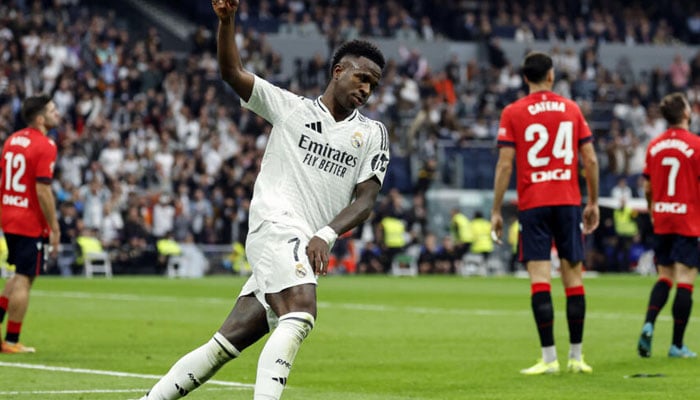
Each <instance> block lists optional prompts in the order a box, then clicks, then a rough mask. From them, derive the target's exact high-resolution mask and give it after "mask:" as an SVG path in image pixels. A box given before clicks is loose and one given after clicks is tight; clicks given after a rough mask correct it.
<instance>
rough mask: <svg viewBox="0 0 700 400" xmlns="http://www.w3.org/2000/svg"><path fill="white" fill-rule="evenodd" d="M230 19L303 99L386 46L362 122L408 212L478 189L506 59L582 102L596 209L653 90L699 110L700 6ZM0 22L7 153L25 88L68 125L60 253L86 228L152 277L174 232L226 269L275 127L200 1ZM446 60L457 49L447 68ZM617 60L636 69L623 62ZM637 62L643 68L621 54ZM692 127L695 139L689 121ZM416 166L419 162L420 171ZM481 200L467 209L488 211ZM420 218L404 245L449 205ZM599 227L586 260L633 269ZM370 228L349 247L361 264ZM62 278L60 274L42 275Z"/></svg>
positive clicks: (22, 3)
mask: <svg viewBox="0 0 700 400" xmlns="http://www.w3.org/2000/svg"><path fill="white" fill-rule="evenodd" d="M242 4H243V6H242V7H241V10H240V12H239V14H238V18H239V26H238V32H237V40H238V41H239V43H240V44H241V48H242V49H243V52H242V53H243V57H244V62H245V65H246V67H247V68H249V69H250V70H252V71H254V72H255V73H257V74H260V75H262V76H265V77H266V78H267V79H269V80H270V81H272V82H274V83H276V84H279V85H282V86H285V87H291V88H294V89H295V91H297V92H303V93H305V94H306V95H308V96H310V97H313V96H317V95H318V94H319V90H320V87H321V86H322V84H323V82H324V81H325V79H326V78H327V71H328V66H327V65H325V64H324V63H323V61H319V60H322V59H324V58H325V57H323V56H325V55H326V54H328V52H329V51H331V49H332V48H334V47H335V45H337V44H338V43H340V42H342V41H344V40H347V39H350V38H353V37H358V36H363V37H371V38H373V39H375V40H376V41H378V42H379V43H380V44H382V46H388V47H387V48H390V49H391V52H390V53H389V52H388V54H389V55H390V56H391V57H390V58H391V60H390V62H389V64H388V66H387V68H386V70H385V77H384V80H383V83H382V87H381V89H380V90H379V92H378V93H376V94H375V96H374V99H373V101H372V103H371V104H370V105H368V106H367V107H366V109H365V110H364V112H365V113H366V114H368V115H369V116H370V117H372V118H377V119H381V120H382V121H385V123H386V124H387V126H388V127H389V128H390V131H391V132H392V154H393V156H394V158H393V161H392V163H391V164H390V165H389V169H390V170H389V172H388V174H387V181H386V182H385V188H384V194H387V193H389V191H390V190H391V189H397V191H398V193H399V195H400V196H402V199H403V200H402V201H404V202H405V203H406V204H407V205H409V206H408V207H407V209H410V205H411V204H415V202H416V200H414V195H416V193H417V195H418V196H419V197H420V200H419V201H420V202H423V203H426V199H427V198H426V197H425V188H426V185H427V186H428V187H430V189H431V190H442V189H461V190H476V191H482V192H484V193H488V191H489V190H490V189H491V186H492V179H493V165H494V163H495V159H496V153H495V151H494V138H495V131H496V127H497V123H498V118H499V115H500V110H501V108H502V107H503V106H504V105H505V104H507V103H508V102H509V101H512V100H513V99H515V98H517V97H518V96H520V95H522V94H523V93H524V91H523V90H524V89H523V84H522V81H521V80H520V79H519V74H518V70H517V67H515V66H514V65H513V63H514V61H511V60H516V59H519V58H520V56H521V55H522V53H523V51H524V50H525V49H531V48H533V49H534V48H537V49H543V50H546V51H549V52H551V53H552V54H553V56H555V60H556V62H557V71H558V82H559V83H558V84H557V86H556V90H557V91H558V92H560V93H562V94H565V95H567V96H569V97H572V98H574V99H576V100H577V101H578V102H579V104H580V105H581V107H582V109H583V110H584V113H585V115H586V116H587V118H588V120H589V123H590V125H591V127H592V128H593V130H594V133H595V136H596V149H597V152H598V156H599V159H600V164H601V178H602V179H601V191H602V194H603V195H604V196H606V195H607V196H609V195H610V193H611V191H612V189H613V187H614V186H615V184H616V183H617V182H618V181H619V178H620V177H622V178H624V179H626V180H627V182H628V185H629V187H630V188H631V189H632V194H633V196H634V197H635V198H639V197H640V196H641V193H640V192H639V189H638V177H639V174H640V172H641V165H642V164H643V160H641V161H640V154H642V158H643V149H644V148H645V145H646V143H647V142H648V140H649V139H650V138H652V137H654V136H655V135H657V134H659V133H660V132H661V131H662V130H663V129H664V125H663V122H662V119H661V118H660V116H659V114H658V105H657V102H658V100H659V99H660V98H661V97H662V96H663V95H664V94H666V93H668V92H669V91H672V90H682V91H685V92H686V93H687V94H688V96H689V98H690V99H691V101H692V103H693V106H694V112H695V113H696V114H697V113H698V112H699V111H700V49H699V48H698V47H697V46H693V45H696V44H698V43H700V7H699V6H698V5H697V4H685V3H682V2H678V1H674V2H671V3H670V5H669V6H668V7H659V6H658V4H657V2H653V1H638V2H635V3H633V4H631V5H630V4H628V2H623V1H608V2H561V1H559V2H555V1H543V2H538V3H537V5H533V4H534V3H531V2H526V1H509V2H506V1H503V0H500V1H495V2H486V1H473V2H456V1H449V0H433V1H428V0H411V1H408V0H404V1H399V0H390V1H385V2H374V1H369V0H360V1H352V2H350V1H347V0H338V1H334V2H328V1H321V0H307V1H298V0H275V1H272V0H270V1H265V0H263V1H259V2H245V1H244V2H243V3H242ZM0 22H1V23H0V26H1V28H0V59H1V60H2V65H3V68H1V69H0V140H3V139H4V138H5V137H7V135H8V134H9V133H11V132H13V131H14V130H16V129H18V128H19V127H21V126H22V123H21V121H20V119H19V105H20V102H21V99H22V98H24V97H25V96H28V95H31V94H33V93H38V92H48V93H51V94H52V95H53V98H54V101H55V102H56V104H57V105H58V107H59V108H60V110H61V111H62V112H63V114H64V116H65V123H64V124H63V125H62V126H61V127H60V128H59V129H57V130H56V131H54V132H51V135H52V136H53V138H54V139H55V140H56V142H57V143H58V145H59V149H60V152H59V162H58V165H57V170H56V180H55V182H54V190H55V193H56V197H57V200H58V202H59V204H60V207H59V209H60V212H61V218H62V221H63V222H65V223H62V224H61V226H62V229H65V231H64V232H63V236H64V243H63V245H64V247H65V249H68V252H70V249H71V248H73V247H74V246H75V239H76V235H77V232H80V231H82V230H83V228H93V229H97V231H98V232H99V237H100V239H101V241H102V242H103V245H104V247H105V250H106V251H107V252H109V254H110V259H111V261H112V266H113V269H114V273H115V274H119V273H153V272H156V271H157V270H156V269H155V268H156V267H155V265H156V264H157V262H156V259H157V253H156V251H155V243H156V241H157V240H158V239H159V238H162V237H163V236H164V235H165V234H167V233H172V234H173V236H174V237H175V239H176V240H178V241H180V242H184V241H186V240H191V241H194V242H196V243H197V244H198V245H200V246H201V247H202V248H205V249H206V254H207V256H208V258H209V259H210V261H211V265H212V266H213V268H212V271H214V272H216V271H219V272H220V271H222V270H223V268H224V267H223V266H225V265H228V264H230V263H227V262H226V261H225V260H227V259H228V258H229V256H230V254H231V245H232V243H243V242H244V241H245V237H246V232H247V206H248V204H249V201H250V196H251V193H252V187H253V186H252V185H253V182H254V179H255V176H256V173H257V168H258V166H259V160H260V155H261V154H262V151H263V150H264V147H265V143H266V139H267V135H268V134H269V126H268V125H267V124H266V123H265V121H263V120H261V119H260V118H258V117H256V116H253V115H251V114H250V113H248V112H246V111H245V110H242V109H241V108H240V107H238V106H237V105H236V104H237V99H236V98H235V95H234V94H233V93H232V92H231V91H230V90H228V89H227V88H226V87H225V86H224V85H222V84H221V82H220V79H219V76H218V71H217V63H216V59H215V41H214V34H215V25H214V24H215V18H213V15H212V11H211V9H210V4H209V3H208V2H192V1H185V0H176V1H172V0H171V1H164V0H146V1H126V2H122V3H120V9H119V13H117V12H115V11H114V10H113V9H110V8H109V3H105V2H101V1H97V0H55V1H48V0H34V1H31V0H14V1H9V2H2V4H0ZM275 43H285V44H290V43H291V44H293V45H294V46H298V47H294V48H295V49H297V48H302V47H303V48H304V49H305V50H304V52H302V53H299V54H306V53H309V56H304V57H299V56H297V57H291V56H289V55H288V53H285V52H284V51H282V50H281V49H280V48H279V46H274V45H273V44H275ZM405 43H410V44H415V46H413V45H411V46H406V45H404V46H401V44H405ZM304 46H305V47H304ZM678 46H682V49H683V51H680V50H678V48H679V47H678ZM431 48H432V50H431ZM445 49H448V50H449V49H458V50H459V52H458V54H457V56H453V54H452V52H450V51H444V50H445ZM630 49H631V50H630ZM314 52H315V53H318V54H319V55H321V56H320V57H315V56H314V55H313V54H314ZM626 53H630V54H631V56H630V58H628V59H620V57H619V56H618V55H619V54H626ZM637 54H638V55H639V57H641V58H643V59H644V60H647V62H646V63H645V62H640V60H639V59H634V58H631V57H632V56H635V55H637ZM659 54H662V55H663V56H662V57H659ZM676 54H677V56H675V55H676ZM674 56H675V57H674ZM648 59H653V60H654V64H649V62H648ZM659 63H661V64H659ZM646 66H648V67H646ZM691 130H693V131H696V132H697V131H699V130H700V118H694V119H693V126H692V127H691ZM425 165H432V167H431V168H432V170H431V171H432V172H430V173H429V174H428V175H426V170H425V168H424V166H425ZM426 176H428V177H429V178H428V179H426ZM511 187H512V186H511ZM417 188H421V190H419V191H417V190H416V189H417ZM469 193H472V192H469ZM163 194H166V195H167V196H166V201H165V203H164V204H161V201H160V199H161V198H162V197H163V196H162V195H163ZM486 197H488V195H486ZM438 198H439V196H438ZM462 202H464V201H462ZM467 203H468V202H467ZM479 204H481V206H478V205H474V204H471V203H469V204H466V205H464V204H461V205H464V207H465V208H466V209H467V211H474V210H476V209H477V208H478V207H482V211H488V208H484V207H485V204H486V203H479ZM65 205H67V206H68V207H64V206H65ZM68 208H74V210H75V215H71V214H70V213H71V211H66V210H67V209H68ZM426 208H429V209H433V210H438V211H436V213H435V216H431V217H429V218H425V219H426V220H427V222H425V223H424V224H423V225H421V224H419V223H416V221H415V220H411V218H414V216H411V215H410V214H411V213H409V212H404V213H403V214H402V218H405V219H406V221H407V226H408V227H409V229H408V235H409V236H410V242H411V244H414V245H421V246H422V245H424V240H425V236H426V233H427V231H431V232H433V233H435V234H437V235H438V236H439V237H440V238H442V237H443V236H445V232H446V225H445V224H443V223H441V222H440V221H441V217H440V216H439V213H440V211H439V210H440V209H444V210H448V209H449V207H443V206H437V207H436V205H434V204H433V205H430V204H426ZM611 214H612V211H611V209H606V210H604V211H603V220H602V221H603V224H602V225H603V226H602V227H601V229H599V230H598V232H597V233H596V234H595V235H594V237H593V238H591V240H590V245H589V246H588V249H589V253H590V254H591V255H590V257H589V258H590V259H589V260H588V262H587V265H588V267H589V268H590V269H596V270H600V271H606V270H614V271H619V270H622V271H627V270H630V269H632V268H634V265H626V266H619V265H616V264H615V261H612V262H611V261H609V260H615V259H618V258H619V257H618V258H616V257H617V255H616V254H615V248H616V247H615V245H614V242H615V240H614V230H610V229H606V224H607V223H609V222H610V221H611V220H610V218H611ZM382 217H383V214H382V210H381V207H380V206H378V208H377V211H376V212H375V215H374V217H373V219H372V221H371V223H370V225H371V226H372V227H373V228H375V229H376V225H377V223H378V221H380V220H381V218H382ZM638 218H639V220H638V223H639V224H640V232H641V236H642V237H641V241H640V246H647V247H648V237H649V233H648V221H645V218H647V219H648V217H645V215H644V214H643V213H642V214H640V215H639V217H638ZM419 227H422V228H419ZM375 229H372V228H370V229H365V230H358V232H357V233H356V234H355V235H354V240H355V241H356V243H355V246H354V248H355V249H357V251H358V254H357V256H358V258H359V251H360V249H364V248H365V247H367V246H365V244H366V242H367V241H372V240H374V239H373V235H372V232H374V230H375ZM645 229H646V230H645ZM368 232H369V234H367V233H368ZM188 238H189V239H188ZM439 242H442V241H439ZM64 253H65V252H62V254H64ZM65 259H68V260H70V255H67V256H66V258H64V260H65ZM59 270H60V271H62V273H64V274H67V273H70V271H71V269H70V268H67V269H66V268H65V267H64V268H60V269H59V268H54V269H53V272H55V273H59ZM453 270H456V269H454V268H453ZM73 272H75V270H74V271H73Z"/></svg>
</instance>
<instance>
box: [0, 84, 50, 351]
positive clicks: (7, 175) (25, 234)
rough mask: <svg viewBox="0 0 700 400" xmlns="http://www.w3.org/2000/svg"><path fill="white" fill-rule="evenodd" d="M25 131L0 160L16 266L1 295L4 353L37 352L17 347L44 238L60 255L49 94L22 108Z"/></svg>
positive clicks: (5, 223)
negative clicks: (4, 325) (53, 184)
mask: <svg viewBox="0 0 700 400" xmlns="http://www.w3.org/2000/svg"><path fill="white" fill-rule="evenodd" d="M22 118H23V119H24V121H25V122H26V123H27V125H28V126H27V127H26V128H24V129H22V130H19V131H17V132H15V133H13V134H12V135H11V136H10V137H9V138H8V139H7V140H6V141H5V144H4V146H3V148H2V159H1V160H0V169H2V174H1V175H0V201H1V203H0V204H1V206H0V212H1V214H2V217H1V220H2V230H3V232H4V234H5V239H6V240H7V247H8V250H9V255H8V258H7V261H8V263H10V264H14V265H15V267H16V272H15V275H14V276H12V277H11V278H10V279H8V280H7V282H6V283H5V288H4V289H3V291H2V295H0V322H2V320H3V319H4V317H5V313H7V332H6V335H5V341H4V342H3V343H2V352H3V353H34V352H35V349H34V348H32V347H27V346H24V345H22V344H21V343H20V342H19V334H20V331H21V329H22V321H23V320H24V316H25V314H26V312H27V307H28V306H29V290H30V289H31V286H32V282H33V281H34V279H35V278H36V276H37V275H39V273H40V271H41V269H42V267H43V264H44V253H45V251H46V250H47V249H46V248H45V247H46V246H45V243H46V237H47V235H48V238H49V244H50V245H51V248H50V252H51V256H53V257H55V256H56V253H57V251H58V244H59V235H60V230H59V226H58V219H57V218H56V203H55V200H54V197H53V193H52V192H51V179H52V178H53V168H54V164H55V162H56V145H55V144H54V142H53V141H52V140H51V139H49V138H47V137H46V133H47V131H48V130H49V129H51V128H53V127H55V126H57V125H58V123H59V121H60V115H59V113H58V110H57V109H56V105H55V104H54V103H53V101H51V97H49V96H47V95H41V96H35V97H29V98H27V99H26V100H25V101H24V103H23V104H22Z"/></svg>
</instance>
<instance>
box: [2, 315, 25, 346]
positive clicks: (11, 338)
mask: <svg viewBox="0 0 700 400" xmlns="http://www.w3.org/2000/svg"><path fill="white" fill-rule="evenodd" d="M21 330H22V323H21V322H17V321H10V320H7V332H6V333H5V341H6V342H11V343H17V342H19V332H20V331H21Z"/></svg>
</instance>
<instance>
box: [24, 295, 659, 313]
mask: <svg viewBox="0 0 700 400" xmlns="http://www.w3.org/2000/svg"><path fill="white" fill-rule="evenodd" d="M32 296H37V297H48V298H64V299H78V300H105V301H110V302H112V301H129V302H161V303H182V302H185V301H187V302H188V303H200V304H232V300H231V299H225V298H215V297H187V298H183V297H178V296H156V295H153V296H151V295H141V294H140V295H132V294H108V293H103V294H100V293H92V292H62V291H46V290H35V291H32ZM318 307H319V308H330V309H333V308H339V309H344V310H356V311H370V312H380V313H396V312H402V313H415V314H443V315H463V316H487V317H488V316H493V317H516V316H517V317H530V316H531V315H532V312H531V311H530V310H495V309H468V308H460V309H453V308H439V307H397V306H388V305H383V304H353V303H335V302H328V301H319V303H318ZM560 314H561V315H563V316H565V313H564V312H557V313H556V315H560ZM586 317H587V318H590V319H609V320H617V319H621V318H622V319H633V320H639V319H640V313H618V312H616V313H610V312H591V311H589V312H587V314H586ZM659 318H660V319H662V320H670V317H668V316H663V315H661V316H659Z"/></svg>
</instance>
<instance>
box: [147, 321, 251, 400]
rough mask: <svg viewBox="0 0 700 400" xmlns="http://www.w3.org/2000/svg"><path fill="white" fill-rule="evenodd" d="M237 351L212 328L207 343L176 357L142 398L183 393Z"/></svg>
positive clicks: (164, 399) (167, 398)
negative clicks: (212, 331)
mask: <svg viewBox="0 0 700 400" xmlns="http://www.w3.org/2000/svg"><path fill="white" fill-rule="evenodd" d="M240 354H241V352H240V351H238V350H236V348H235V347H234V346H233V345H232V344H231V343H230V342H229V341H228V340H226V338H225V337H224V335H222V334H220V333H219V332H216V334H214V337H213V338H211V340H209V341H208V342H207V343H205V344H203V345H202V346H200V347H199V348H197V349H195V350H192V351H191V352H190V353H188V354H186V355H185V356H183V357H182V358H181V359H179V360H178V361H177V362H176V363H175V364H174V365H173V366H172V368H170V371H168V373H167V374H165V376H163V377H162V378H160V380H159V381H158V383H156V384H155V386H153V388H152V389H151V390H150V391H149V392H148V395H146V397H145V398H146V399H148V400H173V399H179V398H181V397H184V396H186V395H187V394H188V393H189V392H191V391H193V390H194V389H196V388H198V387H199V386H201V385H202V384H203V383H204V382H206V381H207V379H209V378H211V377H212V376H214V374H215V373H216V371H218V370H219V368H221V367H222V366H223V365H224V364H226V363H227V362H229V361H231V360H232V359H234V358H236V357H238V356H239V355H240Z"/></svg>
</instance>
